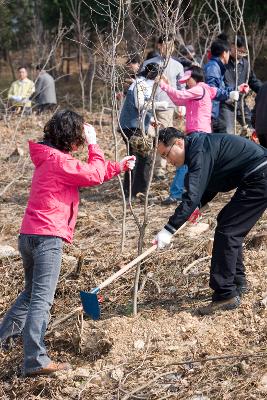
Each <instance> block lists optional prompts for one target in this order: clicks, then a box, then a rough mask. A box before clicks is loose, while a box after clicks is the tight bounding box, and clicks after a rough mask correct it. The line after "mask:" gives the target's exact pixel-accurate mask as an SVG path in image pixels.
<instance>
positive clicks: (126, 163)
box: [120, 156, 136, 172]
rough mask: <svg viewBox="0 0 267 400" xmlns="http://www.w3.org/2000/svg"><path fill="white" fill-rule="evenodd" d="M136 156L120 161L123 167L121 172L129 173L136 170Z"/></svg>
mask: <svg viewBox="0 0 267 400" xmlns="http://www.w3.org/2000/svg"><path fill="white" fill-rule="evenodd" d="M135 160H136V157H135V156H126V157H124V158H123V159H122V160H121V161H120V166H121V172H122V171H124V172H125V171H129V169H130V170H132V169H134V166H135Z"/></svg>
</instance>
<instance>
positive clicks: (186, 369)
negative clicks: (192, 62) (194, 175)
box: [0, 0, 267, 400]
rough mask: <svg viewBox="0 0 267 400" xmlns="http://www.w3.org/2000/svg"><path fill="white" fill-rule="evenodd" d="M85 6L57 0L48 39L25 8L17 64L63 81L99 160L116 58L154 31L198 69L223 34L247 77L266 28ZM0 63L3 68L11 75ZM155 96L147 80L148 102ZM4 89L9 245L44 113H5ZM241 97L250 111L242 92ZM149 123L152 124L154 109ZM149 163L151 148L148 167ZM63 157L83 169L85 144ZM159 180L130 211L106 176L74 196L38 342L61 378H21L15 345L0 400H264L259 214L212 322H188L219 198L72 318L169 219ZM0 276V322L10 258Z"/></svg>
mask: <svg viewBox="0 0 267 400" xmlns="http://www.w3.org/2000/svg"><path fill="white" fill-rule="evenodd" d="M4 3H5V2H3V4H4ZM36 3H38V2H36ZM90 3H91V2H90V1H83V0H81V1H80V0H70V1H69V2H68V7H69V13H70V15H71V19H72V23H71V25H69V26H65V24H64V21H63V20H64V18H63V17H62V15H61V16H60V18H59V20H58V24H57V28H56V30H55V33H54V35H53V40H51V36H49V34H48V33H47V32H46V31H44V29H43V28H42V25H41V24H40V20H39V19H38V18H39V17H38V7H37V11H36V14H35V16H36V19H35V22H34V24H33V28H32V37H33V45H32V47H30V48H29V49H28V51H27V57H29V59H28V62H29V63H30V64H31V65H37V64H38V63H39V62H42V63H43V64H44V65H45V68H46V69H47V70H48V71H50V73H52V74H53V75H54V77H55V79H56V80H57V82H58V83H59V82H64V84H62V86H63V87H64V85H66V87H67V85H68V82H69V80H70V79H71V78H72V74H75V76H76V78H77V79H76V88H75V95H73V94H72V93H71V92H64V90H62V89H61V92H60V97H59V103H60V106H64V107H66V108H67V107H69V108H72V109H75V110H77V111H79V112H81V113H83V115H84V116H85V117H86V119H87V120H88V122H90V123H92V124H93V125H95V127H96V130H97V140H98V143H99V144H100V145H101V147H102V148H103V150H104V151H105V155H106V158H108V159H119V158H120V157H122V156H124V155H125V153H126V149H125V145H124V143H123V141H122V138H121V135H120V134H119V133H118V132H117V127H118V125H119V122H118V120H119V113H120V106H121V104H120V101H119V100H118V99H117V96H116V94H117V92H119V91H122V89H123V81H124V78H125V76H126V70H125V67H124V65H125V61H126V60H127V58H129V57H131V56H134V55H136V54H138V55H139V56H141V57H142V59H143V60H144V59H145V55H146V53H147V51H148V50H151V49H152V48H153V46H154V42H155V38H156V37H157V36H159V35H160V34H169V33H172V34H174V35H175V37H176V41H177V46H176V49H175V51H176V54H177V55H179V54H180V53H179V51H180V46H182V45H184V44H188V43H194V45H195V48H196V50H197V54H198V55H199V56H200V59H201V65H203V64H204V62H205V61H206V59H205V57H206V53H207V50H208V49H209V47H210V44H211V42H212V41H213V40H214V39H215V38H216V36H217V35H218V34H219V33H220V32H221V31H222V30H224V29H225V30H228V31H229V32H230V33H231V34H232V35H233V37H235V36H236V35H237V34H238V33H241V34H242V35H244V36H245V37H246V40H247V49H248V52H249V55H250V63H251V68H253V67H254V64H255V61H256V59H257V57H258V56H259V55H260V54H261V52H262V51H263V48H264V45H265V43H264V37H265V34H266V29H267V25H266V24H265V26H264V27H262V26H260V25H259V21H258V22H257V21H254V25H253V26H248V25H247V24H246V23H245V20H244V18H243V15H244V8H245V7H246V2H245V0H214V1H212V2H211V1H208V0H204V1H202V5H201V6H200V7H199V5H196V4H195V3H194V2H188V1H184V0H166V1H161V0H148V1H134V0H127V1H123V0H112V1H111V0H107V1H105V2H104V1H96V2H94V7H92V5H91V4H90ZM95 5H96V6H97V7H96V6H95ZM85 9H86V10H87V12H88V13H89V15H90V14H91V15H93V14H95V13H97V15H98V17H99V18H102V19H103V20H105V21H106V26H107V28H106V30H105V29H102V28H101V29H100V28H99V26H98V24H97V23H96V22H95V20H94V19H93V18H92V19H91V20H90V19H88V20H85V19H84V18H83V14H82V11H83V10H85ZM137 10H138V14H137ZM10 57H11V58H12V54H11V55H10V54H9V56H8V57H7V68H10V71H13V74H14V63H13V61H12V59H11V58H10ZM169 57H170V54H169ZM167 61H168V58H167V60H166V62H167ZM156 88H157V84H155V87H154V90H153V93H154V94H155V91H156ZM6 93H7V91H6V89H4V90H2V91H1V93H0V102H1V106H0V108H1V120H0V128H1V129H0V137H1V148H0V158H1V177H0V202H1V209H0V215H1V219H0V233H1V238H0V244H1V245H9V246H12V247H13V248H14V249H16V248H17V244H16V242H17V234H18V231H19V227H20V222H21V219H22V216H23V212H24V209H25V206H26V203H27V197H28V192H29V187H30V183H31V176H32V172H33V166H32V164H31V161H30V158H29V155H28V144H27V143H28V140H29V139H32V140H39V139H40V138H41V137H42V128H43V126H44V123H45V122H46V120H47V119H48V117H49V116H47V115H46V116H37V115H31V116H28V117H25V116H24V115H23V112H22V114H20V115H13V114H11V113H10V109H9V104H8V102H7V101H6ZM250 102H251V105H253V102H254V98H253V96H251V99H250ZM153 114H154V118H155V120H156V121H157V119H156V113H155V110H153ZM238 129H239V128H238V126H237V127H236V133H237V134H238ZM157 135H158V128H157V129H156V138H157ZM155 155H156V151H154V155H153V165H154V162H155ZM77 156H78V157H79V158H80V159H83V160H85V159H86V151H85V149H84V150H83V151H81V152H80V153H79V154H78V155H77ZM173 174H174V170H173V167H168V181H166V182H164V183H158V182H154V181H153V179H152V178H153V169H151V174H150V183H149V187H148V190H147V193H146V196H145V197H144V199H140V200H139V201H137V202H132V201H131V196H130V201H129V202H127V201H126V199H125V197H124V194H123V189H122V178H120V177H119V178H118V179H115V180H113V181H111V182H107V183H105V184H103V185H102V186H100V187H96V188H88V189H83V190H82V191H81V194H80V196H81V203H80V209H79V210H80V211H79V216H78V221H77V227H76V234H75V238H74V242H73V244H71V245H66V246H65V249H64V251H65V255H64V258H63V265H62V270H61V276H60V281H59V285H58V288H57V292H56V298H55V303H54V306H53V309H52V315H51V321H50V326H49V332H48V335H47V338H46V340H47V344H48V348H49V351H50V353H51V355H52V356H53V358H54V359H57V358H58V357H60V358H61V359H64V360H67V361H69V362H71V363H72V365H73V366H74V369H73V371H71V372H69V373H68V375H65V376H63V375H62V376H61V377H59V378H58V379H54V378H34V379H33V378H27V379H25V378H24V379H22V378H21V377H20V376H19V366H20V364H21V359H22V347H21V344H18V345H17V346H16V347H15V348H14V349H13V350H12V351H11V352H9V353H4V352H1V353H0V381H1V384H0V399H26V398H27V399H58V400H59V399H95V400H98V399H99V400H100V399H107V400H109V399H110V400H113V399H114V400H115V399H120V400H126V399H129V400H130V399H131V400H133V399H151V400H154V399H157V400H160V399H167V398H168V399H186V400H217V399H218V400H228V399H238V400H248V399H256V400H261V399H264V398H266V393H267V360H266V336H267V328H266V327H267V324H266V307H267V300H266V299H267V289H266V276H267V254H266V246H267V243H266V232H267V215H266V213H265V214H264V216H263V217H262V218H261V220H260V221H259V222H258V224H257V225H256V226H255V227H254V229H253V231H252V232H250V234H249V235H248V237H247V238H246V242H245V247H244V256H245V265H246V267H247V275H248V280H249V281H250V282H251V287H252V290H251V292H250V293H249V294H248V295H246V296H245V297H244V299H243V301H242V306H241V307H240V308H239V309H237V310H235V311H231V312H230V311H229V312H225V313H223V314H222V315H221V314H218V315H217V314H215V315H213V316H209V317H198V316H196V315H195V314H194V310H195V309H196V308H197V307H199V306H201V305H202V304H204V303H205V302H206V301H207V300H208V299H209V297H210V290H209V286H208V278H209V260H210V256H211V243H212V237H213V232H214V229H215V226H216V215H217V213H218V211H219V210H220V209H221V208H222V207H223V205H224V204H225V202H226V201H227V199H228V198H229V195H219V196H217V197H216V199H215V200H214V201H213V202H212V203H210V207H209V208H208V209H207V210H205V212H204V213H203V220H202V221H203V222H205V223H207V224H209V229H208V230H207V231H206V232H204V233H203V234H201V237H199V236H195V235H194V233H193V232H191V231H190V227H186V228H185V229H184V230H183V231H182V232H181V233H180V234H179V235H178V236H177V237H176V239H175V240H174V243H173V245H172V247H170V248H168V249H167V250H165V251H162V252H154V253H153V254H151V255H150V256H149V257H148V258H147V259H146V260H145V261H143V262H142V263H141V264H139V265H137V267H136V268H134V269H133V270H132V271H131V272H129V273H128V274H127V275H125V276H123V277H122V278H120V279H119V280H118V281H116V282H115V283H113V284H112V285H110V286H109V287H108V288H106V289H105V290H104V291H103V292H102V293H101V294H102V295H103V303H102V304H101V311H102V316H101V320H100V321H96V322H93V321H91V320H90V319H88V318H86V317H85V316H84V315H83V313H82V312H81V311H80V300H79V291H80V290H90V289H91V288H93V287H95V286H96V285H97V284H99V283H100V282H102V281H103V280H104V279H106V278H107V277H108V276H109V275H111V274H112V273H114V272H116V271H117V270H119V269H120V268H121V267H122V266H123V265H125V264H126V263H127V262H129V261H131V260H132V259H133V258H135V257H136V256H137V255H138V254H141V253H142V252H143V251H144V250H145V249H147V248H148V247H149V246H151V240H152V239H153V237H154V235H155V233H157V231H158V229H159V228H161V226H162V225H163V224H164V223H165V222H166V220H167V218H168V216H169V215H170V214H171V213H172V211H173V207H171V206H170V207H167V208H166V207H165V208H162V207H161V206H160V200H161V199H163V198H164V196H165V195H166V194H167V193H168V187H169V183H170V182H171V179H172V177H173ZM150 194H151V195H152V197H153V198H152V201H149V195H150ZM0 270H1V272H2V274H1V281H2V283H1V299H0V313H1V315H3V314H4V312H5V310H6V309H7V308H8V306H9V304H10V303H11V302H12V301H13V300H14V299H15V298H16V296H17V294H18V293H19V292H20V290H21V288H22V285H23V281H22V280H23V276H22V268H21V260H20V257H19V255H18V253H17V252H14V253H13V254H7V255H6V254H3V255H2V256H1V259H0Z"/></svg>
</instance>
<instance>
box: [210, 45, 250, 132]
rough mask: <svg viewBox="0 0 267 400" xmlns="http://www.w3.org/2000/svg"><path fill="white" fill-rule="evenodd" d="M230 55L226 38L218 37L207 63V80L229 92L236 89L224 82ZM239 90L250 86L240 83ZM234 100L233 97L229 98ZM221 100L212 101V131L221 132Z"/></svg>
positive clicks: (213, 85)
mask: <svg viewBox="0 0 267 400" xmlns="http://www.w3.org/2000/svg"><path fill="white" fill-rule="evenodd" d="M229 57H230V46H229V43H228V42H227V41H225V40H221V39H217V40H215V41H214V42H213V43H212V44H211V58H210V60H209V62H208V63H207V64H206V65H205V67H204V71H205V82H206V83H207V84H208V85H209V86H212V87H216V88H218V89H223V90H227V91H228V92H229V93H230V92H231V91H234V87H235V85H234V86H232V87H228V86H226V85H225V83H224V74H225V71H226V65H227V64H228V61H229ZM238 90H239V91H241V92H245V93H246V92H248V90H249V86H248V85H247V84H245V83H243V84H242V85H239V87H238ZM229 101H232V99H229ZM220 105H221V103H220V100H218V99H214V100H213V101H212V115H211V118H212V131H213V132H220V123H219V113H220Z"/></svg>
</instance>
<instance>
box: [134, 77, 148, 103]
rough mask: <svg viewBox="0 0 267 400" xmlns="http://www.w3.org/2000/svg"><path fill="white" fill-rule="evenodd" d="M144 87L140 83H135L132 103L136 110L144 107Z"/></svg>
mask: <svg viewBox="0 0 267 400" xmlns="http://www.w3.org/2000/svg"><path fill="white" fill-rule="evenodd" d="M145 91H146V89H145V85H144V84H143V83H142V82H136V85H135V88H134V103H135V107H136V108H137V109H138V110H142V108H143V107H144V105H145Z"/></svg>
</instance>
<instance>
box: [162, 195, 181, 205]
mask: <svg viewBox="0 0 267 400" xmlns="http://www.w3.org/2000/svg"><path fill="white" fill-rule="evenodd" d="M179 200H180V199H175V198H174V197H171V196H168V197H166V199H164V200H162V202H161V204H162V205H163V206H170V205H171V204H177V202H178V201H179Z"/></svg>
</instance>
